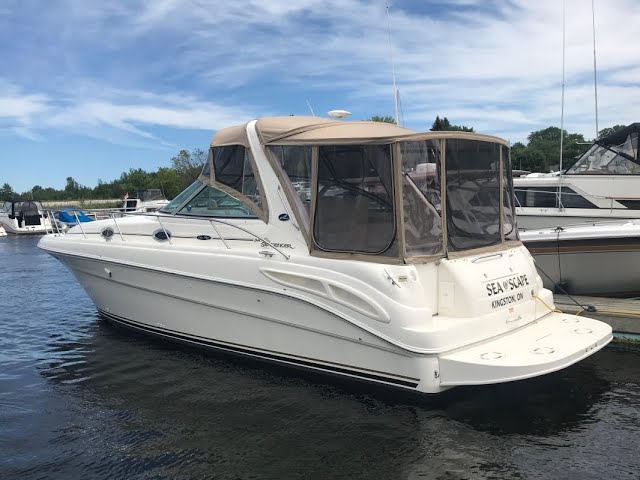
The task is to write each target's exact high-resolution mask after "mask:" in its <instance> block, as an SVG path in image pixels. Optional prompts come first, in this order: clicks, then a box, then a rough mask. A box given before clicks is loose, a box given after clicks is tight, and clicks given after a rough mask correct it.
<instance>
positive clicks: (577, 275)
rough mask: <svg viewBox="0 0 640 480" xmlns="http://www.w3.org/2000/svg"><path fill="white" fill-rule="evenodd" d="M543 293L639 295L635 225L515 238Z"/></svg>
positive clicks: (639, 227) (639, 244) (639, 228)
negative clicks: (528, 258)
mask: <svg viewBox="0 0 640 480" xmlns="http://www.w3.org/2000/svg"><path fill="white" fill-rule="evenodd" d="M521 237H522V240H523V242H524V244H525V246H526V247H527V248H528V249H529V251H530V252H531V254H532V255H533V258H534V259H535V261H536V266H537V268H538V270H539V271H540V276H541V277H542V279H543V282H544V285H545V287H546V288H549V289H550V290H553V289H554V288H555V285H560V286H561V287H562V289H563V290H565V291H567V293H571V294H576V295H610V296H621V295H622V296H629V295H638V294H640V222H638V221H629V222H624V223H619V224H615V223H603V224H595V225H593V224H592V225H583V226H573V227H566V228H564V229H562V230H551V229H547V230H544V229H543V230H538V231H534V230H532V231H527V232H523V233H521Z"/></svg>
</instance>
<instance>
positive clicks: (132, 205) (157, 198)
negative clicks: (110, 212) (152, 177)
mask: <svg viewBox="0 0 640 480" xmlns="http://www.w3.org/2000/svg"><path fill="white" fill-rule="evenodd" d="M168 203H169V200H167V199H166V198H164V195H163V193H162V190H160V189H159V188H149V189H147V190H140V191H139V192H137V195H136V196H135V197H129V194H127V195H125V198H124V203H123V204H122V210H123V211H124V212H156V211H158V210H160V209H161V208H162V207H164V206H166V205H167V204H168Z"/></svg>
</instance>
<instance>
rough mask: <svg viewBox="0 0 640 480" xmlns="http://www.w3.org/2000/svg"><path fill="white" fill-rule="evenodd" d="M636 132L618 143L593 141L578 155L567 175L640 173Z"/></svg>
mask: <svg viewBox="0 0 640 480" xmlns="http://www.w3.org/2000/svg"><path fill="white" fill-rule="evenodd" d="M637 159H638V132H634V133H633V134H631V135H629V136H628V137H627V140H626V141H625V142H624V143H622V144H620V145H605V144H599V143H595V144H593V145H592V146H591V148H589V150H587V152H586V153H585V154H584V155H582V157H580V159H579V160H578V161H577V162H576V163H575V165H573V166H572V167H571V168H570V169H569V170H567V174H569V175H576V174H578V175H580V174H582V175H640V164H639V163H638V160H637Z"/></svg>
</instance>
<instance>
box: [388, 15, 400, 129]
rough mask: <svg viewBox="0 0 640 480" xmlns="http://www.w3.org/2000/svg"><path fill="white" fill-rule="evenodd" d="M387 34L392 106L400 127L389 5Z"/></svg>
mask: <svg viewBox="0 0 640 480" xmlns="http://www.w3.org/2000/svg"><path fill="white" fill-rule="evenodd" d="M387 33H388V35H389V57H390V58H391V77H392V79H393V104H394V106H395V109H396V124H397V125H400V112H399V110H400V109H399V107H398V89H397V88H396V68H395V65H394V63H393V48H392V47H391V22H390V20H389V5H387Z"/></svg>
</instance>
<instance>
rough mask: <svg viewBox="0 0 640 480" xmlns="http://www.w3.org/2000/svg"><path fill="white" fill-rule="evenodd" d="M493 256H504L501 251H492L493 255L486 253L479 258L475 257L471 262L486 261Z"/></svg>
mask: <svg viewBox="0 0 640 480" xmlns="http://www.w3.org/2000/svg"><path fill="white" fill-rule="evenodd" d="M491 258H502V252H500V253H492V254H491V255H484V256H482V257H478V258H474V259H473V260H472V261H471V263H476V262H480V261H483V262H484V261H485V260H489V259H491Z"/></svg>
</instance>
